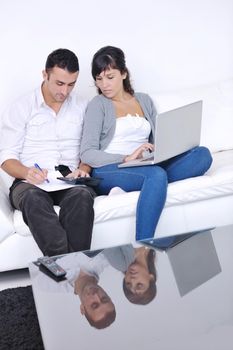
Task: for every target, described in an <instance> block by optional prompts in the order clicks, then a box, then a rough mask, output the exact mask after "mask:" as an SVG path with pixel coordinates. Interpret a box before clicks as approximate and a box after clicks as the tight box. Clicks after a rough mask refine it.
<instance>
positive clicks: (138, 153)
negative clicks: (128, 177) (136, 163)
mask: <svg viewBox="0 0 233 350" xmlns="http://www.w3.org/2000/svg"><path fill="white" fill-rule="evenodd" d="M145 151H151V152H153V151H154V145H152V143H144V144H143V145H141V146H140V147H138V148H137V149H136V150H135V151H134V152H133V153H132V154H130V155H128V156H126V157H125V159H124V162H130V161H131V160H134V159H139V158H142V157H143V152H145Z"/></svg>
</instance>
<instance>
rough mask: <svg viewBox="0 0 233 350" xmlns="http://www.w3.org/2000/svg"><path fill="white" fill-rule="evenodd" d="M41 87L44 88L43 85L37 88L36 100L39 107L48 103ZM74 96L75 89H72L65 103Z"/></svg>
mask: <svg viewBox="0 0 233 350" xmlns="http://www.w3.org/2000/svg"><path fill="white" fill-rule="evenodd" d="M41 88H42V85H41V86H40V87H38V88H37V89H36V90H35V95H36V102H37V107H38V108H40V107H44V106H47V104H46V103H45V100H44V96H43V94H42V89H41ZM73 97H74V96H73V91H72V92H71V93H70V94H69V96H68V97H67V98H66V100H65V102H64V103H66V102H70V101H72V99H73Z"/></svg>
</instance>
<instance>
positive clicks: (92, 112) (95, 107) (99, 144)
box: [81, 96, 125, 168]
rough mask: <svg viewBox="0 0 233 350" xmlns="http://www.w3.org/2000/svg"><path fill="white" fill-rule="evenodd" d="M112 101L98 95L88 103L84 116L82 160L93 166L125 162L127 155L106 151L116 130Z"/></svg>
mask: <svg viewBox="0 0 233 350" xmlns="http://www.w3.org/2000/svg"><path fill="white" fill-rule="evenodd" d="M111 103H112V102H111V101H107V100H106V101H104V98H103V97H101V96H96V97H95V98H94V99H93V100H92V101H91V102H90V103H89V105H88V107H87V111H86V114H85V117H84V128H83V136H82V142H81V161H82V162H83V163H85V164H88V165H90V166H91V167H93V168H98V167H101V166H104V165H107V164H113V163H121V162H123V160H124V158H125V155H123V154H111V153H107V152H104V149H105V148H106V147H107V145H108V144H109V142H110V141H111V139H112V137H113V135H114V132H115V119H114V118H115V116H114V110H112V109H111Z"/></svg>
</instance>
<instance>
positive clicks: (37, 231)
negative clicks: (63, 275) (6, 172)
mask: <svg viewBox="0 0 233 350" xmlns="http://www.w3.org/2000/svg"><path fill="white" fill-rule="evenodd" d="M94 197H95V192H94V190H93V189H92V188H90V187H82V186H75V187H72V188H69V189H65V190H61V191H53V192H46V191H43V190H41V189H40V188H38V187H36V186H34V185H31V184H28V183H25V182H22V181H17V180H16V181H15V182H14V183H13V185H12V186H11V188H10V201H11V204H12V206H13V207H14V208H15V209H18V210H21V211H22V214H23V219H24V221H25V223H26V224H27V225H28V227H29V229H30V231H31V233H32V235H33V237H34V239H35V241H36V242H37V244H38V246H39V248H40V249H41V251H42V252H43V254H44V255H48V256H53V255H59V254H65V253H68V252H73V251H80V250H87V249H89V248H90V245H91V237H92V228H93V221H94V209H93V203H94ZM54 205H59V206H60V212H59V215H57V214H56V212H55V211H54V207H53V206H54Z"/></svg>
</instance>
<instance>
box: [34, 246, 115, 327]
mask: <svg viewBox="0 0 233 350" xmlns="http://www.w3.org/2000/svg"><path fill="white" fill-rule="evenodd" d="M56 262H57V264H59V265H60V266H61V267H62V268H63V269H64V270H66V280H64V281H60V282H59V283H58V282H55V281H53V280H52V279H48V278H46V279H45V275H44V274H42V273H40V274H39V275H38V276H37V285H38V288H41V289H43V290H44V289H46V291H51V290H52V291H53V292H54V291H56V292H58V293H59V292H60V293H62V292H64V291H65V292H68V293H75V294H76V295H78V296H79V299H80V302H81V304H80V312H81V314H82V315H84V316H85V317H86V319H87V320H88V322H89V324H90V325H91V326H93V327H95V328H98V329H102V328H106V327H108V326H110V325H111V324H112V323H113V322H114V320H115V318H116V310H115V306H114V304H113V302H112V300H111V298H110V297H109V296H108V294H107V293H106V292H105V291H104V290H103V289H102V288H101V287H100V286H99V284H98V282H99V275H100V274H101V273H102V272H103V270H104V269H105V268H106V267H107V266H109V263H108V261H107V259H106V258H105V256H104V255H103V254H102V253H100V252H99V253H98V254H97V255H96V256H94V257H92V258H90V257H88V256H87V255H86V254H85V253H72V254H67V255H65V256H63V257H61V258H58V259H57V260H56Z"/></svg>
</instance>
